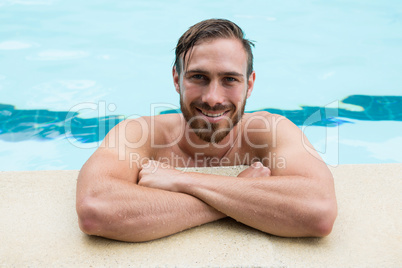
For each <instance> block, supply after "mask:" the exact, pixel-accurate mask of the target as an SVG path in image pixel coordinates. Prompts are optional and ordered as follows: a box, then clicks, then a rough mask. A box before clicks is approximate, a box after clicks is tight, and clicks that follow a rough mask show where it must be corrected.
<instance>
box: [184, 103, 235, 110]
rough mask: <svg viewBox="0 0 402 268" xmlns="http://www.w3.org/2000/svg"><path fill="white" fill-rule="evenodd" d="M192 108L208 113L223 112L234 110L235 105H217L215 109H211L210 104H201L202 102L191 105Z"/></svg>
mask: <svg viewBox="0 0 402 268" xmlns="http://www.w3.org/2000/svg"><path fill="white" fill-rule="evenodd" d="M191 106H192V107H195V108H198V109H202V110H206V111H212V112H215V111H222V110H231V109H233V108H234V105H233V104H230V105H223V104H220V103H218V104H216V105H214V106H213V107H211V106H210V105H209V104H208V103H206V102H200V101H195V102H193V103H191Z"/></svg>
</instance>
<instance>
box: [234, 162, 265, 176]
mask: <svg viewBox="0 0 402 268" xmlns="http://www.w3.org/2000/svg"><path fill="white" fill-rule="evenodd" d="M269 176H271V170H270V169H269V168H268V167H264V165H263V164H262V163H261V162H254V163H253V164H252V165H251V166H250V167H248V168H247V169H245V170H243V171H242V172H240V174H239V175H237V177H247V178H256V177H269Z"/></svg>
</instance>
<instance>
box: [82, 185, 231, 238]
mask: <svg viewBox="0 0 402 268" xmlns="http://www.w3.org/2000/svg"><path fill="white" fill-rule="evenodd" d="M81 180H82V181H80V180H79V181H78V187H77V212H78V215H79V222H80V227H81V229H82V230H83V231H84V232H86V233H88V234H91V235H98V236H103V237H107V238H111V239H117V240H123V241H147V240H152V239H157V238H160V237H164V236H167V235H170V234H173V233H177V232H180V231H182V230H184V229H188V228H191V227H194V226H198V225H201V224H204V223H207V222H211V221H215V220H217V219H220V218H223V217H225V215H224V214H222V213H220V212H218V211H217V210H215V209H214V208H212V207H210V206H209V205H207V204H206V203H204V202H203V201H201V200H199V199H197V198H195V197H193V196H190V195H188V194H184V193H175V192H169V191H164V190H159V189H152V188H147V187H142V186H139V185H137V184H134V183H132V182H128V181H123V180H119V179H113V178H104V179H100V182H98V183H97V185H96V186H93V187H90V185H85V184H86V183H85V182H84V180H85V179H81Z"/></svg>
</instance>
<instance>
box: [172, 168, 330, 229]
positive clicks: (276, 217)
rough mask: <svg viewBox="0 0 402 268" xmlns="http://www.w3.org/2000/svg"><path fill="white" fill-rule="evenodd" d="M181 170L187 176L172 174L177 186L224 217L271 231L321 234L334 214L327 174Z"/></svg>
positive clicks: (328, 225) (179, 189) (327, 227)
mask: <svg viewBox="0 0 402 268" xmlns="http://www.w3.org/2000/svg"><path fill="white" fill-rule="evenodd" d="M183 175H185V176H187V179H186V178H184V177H182V179H180V180H177V186H176V187H177V189H178V191H180V192H183V193H187V194H191V195H193V196H195V197H197V198H199V199H201V200H203V201H204V202H206V203H207V204H209V205H210V206H212V207H214V208H215V209H217V210H218V211H221V212H222V213H224V214H226V215H228V216H229V217H232V218H234V219H236V220H237V221H240V222H242V223H244V224H247V225H249V226H251V227H254V228H256V229H259V230H262V231H264V232H268V233H271V234H275V235H280V236H290V237H293V236H323V235H326V234H327V233H329V232H330V229H331V228H332V223H333V220H334V219H335V216H336V203H335V204H334V202H335V199H334V193H333V192H332V191H331V185H328V184H330V183H331V182H330V181H328V180H318V179H310V178H305V177H301V176H270V177H261V178H242V177H226V176H215V175H205V174H199V173H187V174H183ZM334 207H335V209H334ZM331 221H332V223H331ZM328 229H329V230H328Z"/></svg>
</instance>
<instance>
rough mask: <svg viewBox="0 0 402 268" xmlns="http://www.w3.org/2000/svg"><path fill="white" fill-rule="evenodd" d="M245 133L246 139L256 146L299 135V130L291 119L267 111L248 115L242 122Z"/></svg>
mask: <svg viewBox="0 0 402 268" xmlns="http://www.w3.org/2000/svg"><path fill="white" fill-rule="evenodd" d="M242 127H243V133H244V136H245V138H246V139H249V140H251V141H254V143H256V144H260V145H263V144H268V145H270V146H271V145H272V143H275V142H277V139H278V137H282V136H283V135H286V136H288V135H299V136H300V133H301V132H300V130H299V128H298V127H297V126H296V125H295V124H293V123H292V122H291V121H290V120H289V119H287V118H286V117H284V116H281V115H278V114H272V113H269V112H266V111H260V112H254V113H247V114H245V115H244V117H243V120H242Z"/></svg>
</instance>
